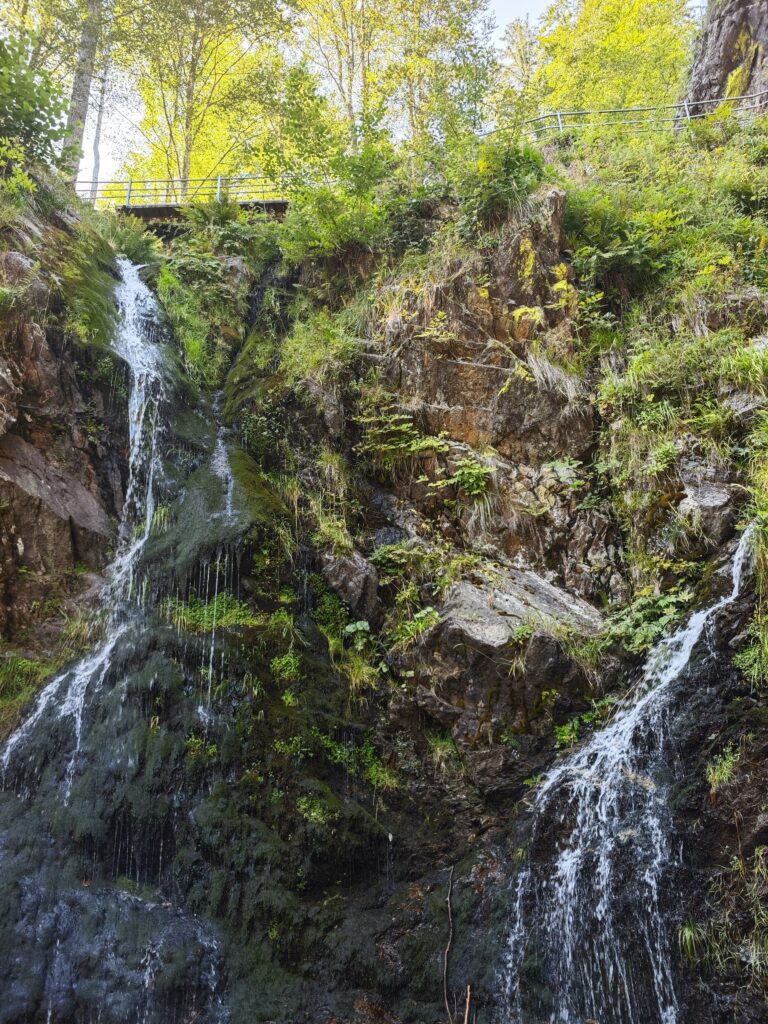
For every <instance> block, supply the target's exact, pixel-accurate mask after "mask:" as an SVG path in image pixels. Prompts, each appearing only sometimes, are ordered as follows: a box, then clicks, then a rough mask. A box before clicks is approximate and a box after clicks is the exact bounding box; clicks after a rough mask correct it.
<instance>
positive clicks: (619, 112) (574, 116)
mask: <svg viewBox="0 0 768 1024" xmlns="http://www.w3.org/2000/svg"><path fill="white" fill-rule="evenodd" d="M726 105H728V106H729V107H730V109H731V110H733V112H734V113H735V114H737V115H739V116H746V115H749V114H750V113H755V114H756V113H758V112H760V111H762V110H765V109H766V108H768V89H766V90H763V91H762V92H754V93H750V94H748V95H746V96H728V97H726V98H725V99H713V100H682V101H681V102H680V103H666V104H663V105H662V106H659V107H614V108H610V107H609V108H606V109H605V110H555V111H552V112H550V113H546V114H539V116H538V117H531V118H528V119H527V120H525V121H523V122H522V123H521V124H520V125H519V126H516V125H506V126H505V125H500V126H499V127H498V128H494V129H493V130H492V131H491V132H487V133H486V134H488V135H491V134H494V133H495V132H502V131H508V130H511V129H514V128H516V127H521V128H523V129H524V130H527V131H528V132H529V134H530V135H531V137H532V138H533V139H534V140H537V139H540V138H542V137H545V136H547V135H549V134H556V135H564V134H566V133H568V132H581V131H590V130H593V131H594V130H597V129H600V130H602V129H604V128H617V129H621V128H629V129H631V131H632V132H633V133H634V132H644V131H670V130H674V129H675V128H680V127H682V126H683V125H684V124H685V123H687V122H689V121H699V120H702V119H703V118H705V117H709V116H710V115H711V114H713V113H715V112H716V111H717V110H718V109H719V108H721V107H724V106H726ZM767 112H768V111H767Z"/></svg>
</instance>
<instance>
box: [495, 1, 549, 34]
mask: <svg viewBox="0 0 768 1024" xmlns="http://www.w3.org/2000/svg"><path fill="white" fill-rule="evenodd" d="M550 3H551V0H490V7H491V10H492V11H493V13H494V15H495V16H496V22H497V24H498V28H499V34H501V33H502V32H503V31H504V28H505V26H506V25H508V24H509V23H510V21H512V19H513V18H524V17H525V16H526V14H527V15H529V17H530V19H531V21H535V20H536V19H537V18H538V16H539V15H540V14H542V13H543V12H544V9H545V8H546V7H548V6H549V4H550Z"/></svg>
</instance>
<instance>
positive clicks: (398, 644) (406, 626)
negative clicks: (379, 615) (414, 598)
mask: <svg viewBox="0 0 768 1024" xmlns="http://www.w3.org/2000/svg"><path fill="white" fill-rule="evenodd" d="M439 621H440V613H439V612H438V611H437V609H436V608H431V607H428V608H421V609H420V610H419V611H417V612H415V613H414V615H413V616H412V617H411V618H407V619H404V620H403V621H401V622H398V623H397V625H396V626H395V628H394V629H393V630H392V633H391V636H390V639H391V641H392V646H393V647H395V648H401V649H403V648H406V647H410V646H411V645H412V644H414V643H415V642H416V641H417V640H418V639H419V637H420V636H422V635H423V634H424V633H426V632H427V630H429V629H431V628H432V627H433V626H436V625H437V623H438V622H439Z"/></svg>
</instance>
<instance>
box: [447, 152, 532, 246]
mask: <svg viewBox="0 0 768 1024" xmlns="http://www.w3.org/2000/svg"><path fill="white" fill-rule="evenodd" d="M543 168H544V162H543V160H542V158H541V155H540V154H539V153H538V152H537V151H536V150H534V149H532V148H531V147H528V146H517V145H514V144H511V143H509V142H507V141H504V140H502V141H491V142H484V143H482V144H480V145H477V146H476V145H474V144H473V145H472V146H471V147H470V148H469V149H468V150H461V149H460V150H459V151H458V153H456V154H455V155H454V157H453V160H452V163H451V164H450V165H449V168H448V179H449V182H450V184H451V186H452V190H453V193H454V194H455V197H456V201H457V203H458V225H459V230H460V231H461V232H462V233H463V234H465V235H466V236H468V237H470V238H476V237H477V236H478V235H480V234H481V233H482V232H483V231H487V230H488V229H489V228H493V227H498V226H499V225H500V224H502V223H504V221H506V220H508V219H509V218H510V217H512V216H515V215H517V214H519V213H520V212H521V210H522V208H523V204H524V202H525V200H526V199H527V198H528V196H529V195H530V193H531V192H532V191H533V189H534V188H535V187H536V186H537V185H538V184H539V183H540V182H541V180H542V177H543Z"/></svg>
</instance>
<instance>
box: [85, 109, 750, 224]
mask: <svg viewBox="0 0 768 1024" xmlns="http://www.w3.org/2000/svg"><path fill="white" fill-rule="evenodd" d="M726 106H728V107H729V108H730V109H731V110H733V112H734V113H735V114H736V115H737V116H738V117H740V118H744V119H746V118H748V117H749V116H750V115H752V114H756V113H758V112H760V111H762V110H766V108H768V89H766V90H763V91H762V92H755V93H750V94H749V95H746V96H729V97H726V98H725V99H712V100H682V101H681V102H680V103H667V104H664V105H662V106H658V107H617V108H606V109H605V110H555V111H552V112H550V113H546V114H539V116H538V117H532V118H528V120H526V121H523V122H522V123H521V124H520V123H518V124H517V125H499V126H498V127H497V128H493V129H491V130H490V131H488V132H484V133H483V135H484V136H488V135H493V134H497V133H501V132H504V131H510V130H519V129H522V130H524V131H527V132H528V133H529V134H530V136H531V138H532V139H533V140H534V141H538V140H544V139H546V138H548V137H550V136H551V135H567V134H569V133H573V132H586V131H598V130H599V131H602V130H604V129H615V130H618V131H620V130H628V131H630V132H631V133H633V134H634V133H642V132H651V131H672V130H675V129H679V128H681V127H683V126H684V125H685V124H686V123H688V122H692V121H698V120H701V119H703V118H705V117H709V116H710V115H711V114H713V113H714V112H716V111H717V110H719V109H720V108H723V107H726ZM767 112H768V111H767ZM75 191H76V193H77V195H79V196H80V197H81V198H83V199H86V200H89V201H90V202H92V203H95V204H97V205H99V206H118V207H124V208H130V207H136V208H141V207H168V208H174V207H179V206H190V205H192V204H194V203H212V202H220V201H221V200H223V199H228V200H230V201H232V202H236V203H240V204H241V205H243V206H247V205H249V204H259V203H285V202H287V198H288V193H289V189H288V188H287V187H286V182H285V181H282V182H281V181H279V180H278V181H275V180H273V179H271V178H267V177H264V176H263V175H238V176H237V177H232V178H226V177H223V176H222V175H218V176H217V177H215V178H188V179H182V178H165V179H161V180H155V181H149V180H140V179H136V178H129V179H128V180H126V181H79V182H77V183H76V184H75Z"/></svg>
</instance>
